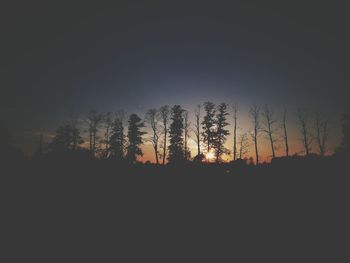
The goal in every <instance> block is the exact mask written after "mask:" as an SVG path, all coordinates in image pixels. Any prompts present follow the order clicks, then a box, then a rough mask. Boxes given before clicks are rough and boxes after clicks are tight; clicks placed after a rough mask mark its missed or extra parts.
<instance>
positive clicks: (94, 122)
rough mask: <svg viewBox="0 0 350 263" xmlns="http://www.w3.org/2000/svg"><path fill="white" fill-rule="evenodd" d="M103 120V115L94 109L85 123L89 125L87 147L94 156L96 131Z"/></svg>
mask: <svg viewBox="0 0 350 263" xmlns="http://www.w3.org/2000/svg"><path fill="white" fill-rule="evenodd" d="M102 120H103V116H102V115H101V114H98V113H97V112H96V111H95V110H91V111H90V112H89V115H88V117H87V123H88V127H89V145H90V147H89V149H90V153H91V155H92V156H93V157H95V153H96V142H97V139H98V138H97V133H98V130H99V128H100V125H101V122H102Z"/></svg>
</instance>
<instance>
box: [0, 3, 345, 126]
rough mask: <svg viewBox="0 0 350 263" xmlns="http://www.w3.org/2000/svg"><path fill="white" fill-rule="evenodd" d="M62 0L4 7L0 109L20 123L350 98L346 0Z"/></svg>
mask: <svg viewBox="0 0 350 263" xmlns="http://www.w3.org/2000/svg"><path fill="white" fill-rule="evenodd" d="M23 2H24V1H23ZM46 2H53V1H46ZM55 2H56V4H52V3H50V4H48V3H37V4H35V3H34V2H32V1H25V2H24V3H14V4H13V5H12V6H5V7H3V8H2V9H3V10H2V12H3V14H2V16H1V17H2V18H1V19H2V21H1V24H2V25H1V27H2V30H1V32H2V33H1V34H2V37H1V42H2V43H1V46H2V53H3V55H2V59H1V60H2V61H1V64H2V70H1V75H2V77H1V80H0V84H1V90H2V92H1V93H2V95H1V118H2V119H5V120H6V121H7V123H8V125H9V126H10V127H12V128H13V129H15V130H16V129H17V130H28V131H29V130H30V131H35V130H40V129H44V128H45V127H47V128H49V127H51V126H53V125H54V124H53V123H55V121H56V120H59V119H60V118H61V117H62V116H63V115H64V114H67V113H68V112H70V111H73V112H76V113H78V114H82V113H84V112H86V111H88V110H89V109H92V108H95V109H97V110H99V111H102V112H104V111H115V110H117V109H120V108H124V109H126V110H127V111H129V112H130V111H142V110H144V109H146V108H148V107H152V106H155V107H158V106H160V105H162V104H165V103H167V104H175V103H179V104H182V105H184V106H185V107H189V106H191V107H192V106H193V105H194V104H197V103H200V102H203V101H205V100H209V99H210V100H214V101H225V102H228V103H231V102H238V103H241V104H247V105H248V104H251V103H270V104H273V105H276V106H277V107H278V106H283V105H289V106H291V107H292V106H294V107H299V106H312V107H313V106H317V107H322V108H326V109H335V110H336V111H342V110H343V109H344V108H346V106H347V101H348V97H349V83H350V75H349V69H350V67H349V60H350V51H349V47H350V37H349V25H350V19H349V15H348V9H347V8H346V6H345V5H341V4H337V1H328V4H322V3H320V1H317V2H316V1H315V2H310V1H301V2H297V1H276V2H275V3H273V4H268V3H267V2H266V1H256V2H251V1H242V3H239V1H227V2H226V3H222V2H219V1H210V2H206V3H205V2H204V1H199V2H196V3H194V2H191V1H185V2H180V1H158V2H156V1H140V2H139V3H135V2H136V1H115V4H114V5H113V6H105V5H101V6H99V5H98V4H96V5H92V4H87V3H80V4H72V3H71V4H69V5H63V4H61V3H60V1H55ZM96 3H98V1H96ZM227 3H230V4H227ZM343 3H345V1H344V2H343Z"/></svg>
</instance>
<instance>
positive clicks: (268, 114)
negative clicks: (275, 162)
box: [262, 104, 277, 158]
mask: <svg viewBox="0 0 350 263" xmlns="http://www.w3.org/2000/svg"><path fill="white" fill-rule="evenodd" d="M262 116H263V117H264V130H263V131H264V132H265V133H266V134H267V137H268V139H269V140H270V145H271V153H272V158H275V157H276V154H275V142H276V139H275V137H274V133H275V131H276V128H275V127H274V126H275V123H276V122H277V120H276V118H275V112H274V111H273V110H272V109H270V108H269V106H268V105H267V104H265V106H264V110H263V112H262Z"/></svg>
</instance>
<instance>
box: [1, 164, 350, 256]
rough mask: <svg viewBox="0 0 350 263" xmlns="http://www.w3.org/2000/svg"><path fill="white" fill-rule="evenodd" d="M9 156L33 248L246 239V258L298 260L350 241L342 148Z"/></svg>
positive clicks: (13, 194)
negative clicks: (201, 158) (241, 157)
mask: <svg viewBox="0 0 350 263" xmlns="http://www.w3.org/2000/svg"><path fill="white" fill-rule="evenodd" d="M8 165H9V166H11V167H12V169H11V171H7V172H6V173H5V174H4V175H3V176H2V177H1V180H2V182H1V185H2V188H3V190H2V193H5V195H4V196H6V207H5V208H4V210H3V211H6V213H4V218H5V223H4V224H5V225H7V226H8V227H9V229H10V230H11V232H10V235H9V236H8V239H7V240H8V243H9V244H17V243H18V242H20V243H21V248H22V251H23V253H27V255H29V257H31V256H36V257H38V255H40V256H39V258H41V259H48V258H51V257H52V255H57V258H61V259H64V258H63V257H61V256H62V255H60V253H59V251H60V250H61V249H64V250H67V249H68V250H70V249H71V250H72V251H73V252H74V253H75V254H79V253H81V254H86V253H90V252H86V251H85V249H84V248H85V247H86V246H87V245H88V246H91V245H92V246H93V247H95V248H99V249H100V246H102V245H101V244H104V245H103V246H111V247H114V246H115V247H116V248H115V249H116V250H117V251H121V252H120V253H125V254H126V255H128V256H129V257H130V258H134V259H135V260H136V258H138V256H139V253H142V254H143V255H145V256H146V255H148V253H151V251H152V249H156V250H157V251H158V250H159V251H161V252H159V253H158V252H157V255H158V256H160V255H164V254H165V255H167V253H171V252H170V251H173V249H175V248H176V247H188V249H190V251H191V252H192V253H202V254H203V253H207V252H206V251H201V247H203V246H210V247H212V248H214V247H216V249H225V250H226V251H227V250H230V249H235V250H236V249H238V250H240V249H244V251H245V252H243V251H241V252H242V253H247V254H246V256H245V257H246V259H254V258H255V259H256V257H257V254H256V253H259V255H260V256H262V255H264V254H266V253H272V255H274V256H273V257H274V258H275V259H281V258H285V257H287V258H288V259H294V260H297V259H298V256H297V255H298V254H299V253H302V251H304V252H303V253H306V254H305V255H307V256H306V257H307V258H309V259H312V258H315V256H317V258H319V256H320V255H322V258H326V259H329V260H330V259H337V258H342V256H341V255H342V254H341V252H342V251H344V245H345V243H343V242H340V241H339V239H340V238H341V237H345V235H346V233H347V231H348V222H349V221H348V220H349V216H348V215H347V214H348V211H347V210H348V200H349V190H348V185H349V184H348V183H349V180H348V170H346V168H347V164H346V163H345V162H344V160H342V159H339V158H336V157H323V158H321V157H310V158H302V157H298V158H297V157H295V158H288V159H285V158H282V159H276V160H274V161H273V162H272V163H271V164H266V165H259V166H254V165H245V164H243V163H240V164H239V163H238V162H237V163H232V164H220V165H216V164H193V163H191V164H187V165H183V166H178V165H177V166H170V165H166V166H164V167H163V166H156V165H152V164H149V165H146V164H140V165H133V166H128V165H118V164H116V163H114V162H109V161H90V162H85V161H81V162H79V161H74V162H67V161H62V162H59V161H48V160H46V161H42V160H36V161H35V160H32V161H25V160H24V161H22V162H20V163H18V164H16V165H15V164H12V165H11V163H8ZM224 239H225V240H224ZM226 239H227V241H226ZM117 240H118V243H116V242H117ZM153 240H156V241H153ZM162 240H164V241H165V240H167V241H166V242H162ZM153 242H156V243H153ZM218 242H219V243H220V247H219V248H218V247H217V246H218V244H219V243H218ZM152 244H157V247H156V248H154V247H152ZM133 247H134V248H136V247H137V248H138V250H137V253H136V252H135V251H133V250H132V248H133ZM249 247H250V248H254V251H250V249H249ZM321 247H322V248H324V247H326V248H327V250H322V249H321V250H320V248H321ZM196 251H197V252H196ZM202 254H201V255H202ZM14 255H17V254H16V253H15V254H14ZM30 255H31V256H30ZM299 255H300V254H299ZM167 256H169V254H168V255H167ZM260 256H259V257H260ZM100 257H102V258H104V257H103V255H102V256H100V255H96V258H95V259H97V258H100ZM171 257H172V258H177V256H176V254H174V255H173V256H171ZM221 257H223V255H219V256H216V257H215V258H221ZM259 257H258V258H259ZM15 258H16V257H14V259H15ZM212 259H214V258H212ZM222 259H224V258H222Z"/></svg>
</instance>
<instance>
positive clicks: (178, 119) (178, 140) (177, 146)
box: [168, 105, 185, 163]
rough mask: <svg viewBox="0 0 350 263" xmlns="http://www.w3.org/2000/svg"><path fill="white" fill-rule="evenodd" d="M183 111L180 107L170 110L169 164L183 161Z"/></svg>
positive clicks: (176, 106)
mask: <svg viewBox="0 0 350 263" xmlns="http://www.w3.org/2000/svg"><path fill="white" fill-rule="evenodd" d="M183 113H184V110H183V109H182V108H181V106H180V105H175V106H173V107H172V109H171V121H172V122H171V124H170V129H169V137H170V144H169V156H168V161H169V163H181V162H183V161H184V159H185V156H184V139H183V133H184V116H183Z"/></svg>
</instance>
